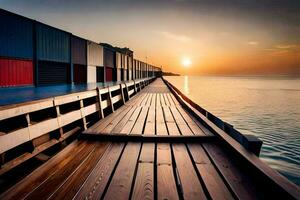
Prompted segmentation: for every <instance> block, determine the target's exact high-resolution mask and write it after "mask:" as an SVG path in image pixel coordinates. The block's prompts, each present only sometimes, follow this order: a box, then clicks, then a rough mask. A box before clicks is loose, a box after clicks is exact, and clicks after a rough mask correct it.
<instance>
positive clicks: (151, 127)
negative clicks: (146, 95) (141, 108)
mask: <svg viewBox="0 0 300 200" xmlns="http://www.w3.org/2000/svg"><path fill="white" fill-rule="evenodd" d="M152 98H153V96H152ZM150 103H152V99H151V102H150ZM149 106H150V107H149V111H148V115H147V119H146V124H145V130H144V134H145V135H155V107H154V105H151V104H149Z"/></svg>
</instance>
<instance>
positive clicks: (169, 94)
mask: <svg viewBox="0 0 300 200" xmlns="http://www.w3.org/2000/svg"><path fill="white" fill-rule="evenodd" d="M171 95H172V94H171V93H167V94H166V96H167V98H168V99H169V103H170V106H175V103H174V100H173V99H172V97H171Z"/></svg>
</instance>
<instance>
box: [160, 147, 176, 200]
mask: <svg viewBox="0 0 300 200" xmlns="http://www.w3.org/2000/svg"><path fill="white" fill-rule="evenodd" d="M156 155H157V198H158V199H179V198H178V192H177V188H176V182H175V178H174V174H173V167H172V159H171V149H170V145H169V144H167V143H165V144H163V143H160V144H157V154H156Z"/></svg>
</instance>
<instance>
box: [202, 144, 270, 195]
mask: <svg viewBox="0 0 300 200" xmlns="http://www.w3.org/2000/svg"><path fill="white" fill-rule="evenodd" d="M203 147H204V148H205V149H206V150H207V152H208V154H209V156H210V157H211V158H212V160H213V162H214V163H215V165H216V166H217V168H218V170H219V171H220V173H221V174H222V176H223V177H224V179H225V180H226V182H227V183H228V184H229V185H230V187H231V189H232V191H233V192H234V193H235V195H236V196H237V197H238V198H239V199H256V198H258V197H259V195H260V194H263V193H265V192H264V191H262V190H263V188H262V190H258V188H256V187H255V185H256V184H255V183H254V182H252V180H251V179H250V178H249V176H248V175H247V174H246V173H243V172H242V170H241V169H240V167H238V166H237V165H236V164H235V163H234V162H233V161H232V159H230V158H229V156H228V155H227V154H226V153H224V151H223V150H222V149H221V148H220V147H218V146H217V145H215V144H204V145H203Z"/></svg>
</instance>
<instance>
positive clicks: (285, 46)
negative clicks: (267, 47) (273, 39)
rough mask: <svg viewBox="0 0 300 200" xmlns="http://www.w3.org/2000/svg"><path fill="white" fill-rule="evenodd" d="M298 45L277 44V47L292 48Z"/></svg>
mask: <svg viewBox="0 0 300 200" xmlns="http://www.w3.org/2000/svg"><path fill="white" fill-rule="evenodd" d="M295 47H297V45H294V44H287V45H277V46H276V48H277V49H292V48H295Z"/></svg>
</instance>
